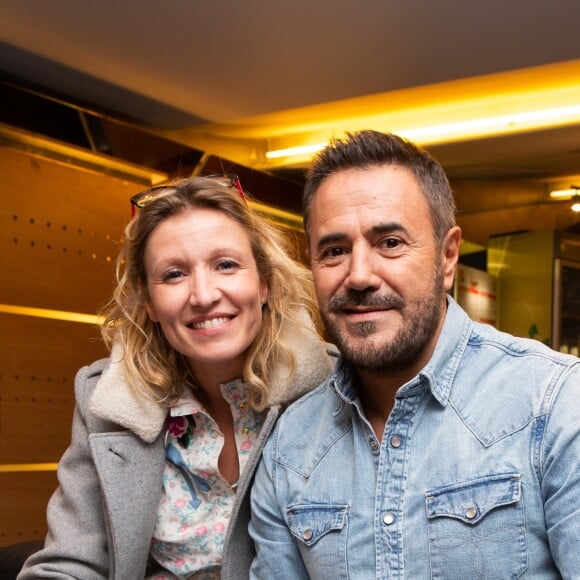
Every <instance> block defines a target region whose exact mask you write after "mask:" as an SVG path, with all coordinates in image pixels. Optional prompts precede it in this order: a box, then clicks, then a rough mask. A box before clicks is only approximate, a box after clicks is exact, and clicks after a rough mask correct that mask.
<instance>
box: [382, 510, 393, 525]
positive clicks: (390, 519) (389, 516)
mask: <svg viewBox="0 0 580 580" xmlns="http://www.w3.org/2000/svg"><path fill="white" fill-rule="evenodd" d="M394 521H395V514H392V513H391V512H389V513H387V514H385V515H384V516H383V523H384V524H386V525H387V526H390V525H391V524H392V523H393V522H394Z"/></svg>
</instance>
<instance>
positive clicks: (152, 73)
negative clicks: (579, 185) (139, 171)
mask: <svg viewBox="0 0 580 580" xmlns="http://www.w3.org/2000/svg"><path fill="white" fill-rule="evenodd" d="M578 22H580V2H578V0H551V1H550V2H549V3H548V2H546V1H545V0H526V1H524V0H485V1H479V2H478V1H475V0H471V1H470V0H439V1H438V2H434V1H433V0H405V1H404V2H403V1H401V0H397V1H395V0H358V1H357V2H353V1H352V0H292V1H290V0H246V1H245V2H239V0H212V1H207V0H163V2H159V1H154V0H139V1H137V0H123V1H122V2H119V1H118V0H117V1H111V0H99V1H98V2H96V1H95V2H90V1H84V2H78V0H52V1H51V2H46V0H18V2H7V1H6V2H2V3H0V73H2V74H3V75H4V77H5V78H8V79H11V80H15V81H16V82H21V83H23V84H25V85H26V86H29V87H32V88H34V89H35V90H39V91H41V92H43V93H45V94H47V95H50V96H52V97H53V98H57V99H61V100H62V101H65V102H67V103H69V104H72V105H74V106H77V107H81V108H82V109H83V110H87V111H91V112H93V113H94V114H95V115H97V116H99V117H103V118H106V119H115V120H118V121H122V122H123V123H126V124H127V126H132V127H139V128H141V129H144V130H146V131H147V132H149V133H151V134H154V135H156V136H158V137H163V138H164V139H169V140H170V141H172V142H175V143H178V144H181V145H183V146H187V147H191V148H192V149H195V150H199V151H202V152H204V153H209V154H213V155H218V156H221V157H222V158H225V159H230V160H232V161H235V162H237V163H240V164H242V165H244V166H247V167H253V168H256V169H259V170H260V171H265V172H273V173H276V174H278V175H284V176H287V177H291V178H293V179H297V180H298V181H300V179H301V178H302V175H303V171H304V168H305V167H306V166H307V164H308V161H309V157H308V156H302V157H282V158H280V159H276V160H274V159H268V157H267V156H266V153H267V152H268V151H271V150H272V149H279V148H285V147H290V146H296V145H307V144H317V143H321V142H326V141H327V140H328V139H329V138H331V137H332V136H336V135H340V134H342V133H343V132H344V131H345V130H357V129H361V128H377V129H380V130H392V131H395V132H400V133H402V134H405V131H406V130H407V129H413V128H415V129H416V128H417V127H419V128H420V127H425V126H432V125H437V124H445V123H455V122H459V121H465V120H471V119H474V118H480V117H493V116H494V115H495V116H497V115H504V114H513V113H517V114H519V113H526V112H529V111H532V110H536V109H538V108H544V109H545V108H547V107H552V108H557V107H569V106H580V45H579V41H578ZM512 125H513V124H512ZM416 140H417V141H418V142H419V143H424V144H425V145H426V146H427V148H428V149H429V150H430V151H431V152H432V153H433V154H434V155H435V156H436V157H437V158H438V159H439V160H440V161H441V162H442V164H443V165H444V167H445V168H446V170H447V172H448V174H449V175H450V177H451V178H452V179H453V180H457V181H458V183H460V182H461V181H462V180H487V181H490V180H492V181H495V182H497V181H498V180H500V181H501V180H503V181H505V180H512V181H513V180H516V179H517V180H524V181H525V182H526V183H531V182H535V183H537V184H540V183H542V184H543V185H542V187H543V189H545V188H546V187H547V183H548V182H550V183H552V182H556V181H558V180H559V181H561V182H562V183H567V182H569V181H570V180H571V179H574V178H575V176H579V175H580V115H577V117H576V118H573V119H569V120H564V121H562V122H560V123H558V124H557V125H556V126H553V127H548V126H542V127H539V128H538V127H536V128H532V129H530V128H526V127H523V128H520V129H518V127H517V126H515V125H514V126H512V132H511V133H509V134H508V135H497V134H495V133H494V132H493V131H492V132H490V133H482V134H480V135H478V136H476V137H468V138H464V137H462V138H458V137H452V138H447V139H439V140H438V139H437V138H434V139H431V140H429V139H424V140H422V139H421V138H419V137H418V138H417V139H416ZM538 191H539V190H538Z"/></svg>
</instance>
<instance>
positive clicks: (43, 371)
mask: <svg viewBox="0 0 580 580" xmlns="http://www.w3.org/2000/svg"><path fill="white" fill-rule="evenodd" d="M106 354H107V353H106V349H105V347H104V345H103V344H102V342H101V341H100V340H99V329H98V328H97V327H96V326H92V325H90V324H79V323H73V322H65V321H61V320H48V319H43V318H34V317H28V316H15V315H10V314H0V458H1V461H0V463H10V464H14V463H54V462H56V461H58V459H59V457H60V455H61V454H62V452H63V451H64V449H65V448H66V446H67V444H68V441H69V438H70V425H71V419H72V411H73V407H74V393H73V382H74V376H75V374H76V371H77V370H78V369H79V368H80V367H81V366H83V365H85V364H90V363H91V362H92V361H93V360H96V359H98V358H102V357H104V356H106Z"/></svg>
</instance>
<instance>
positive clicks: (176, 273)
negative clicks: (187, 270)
mask: <svg viewBox="0 0 580 580" xmlns="http://www.w3.org/2000/svg"><path fill="white" fill-rule="evenodd" d="M182 276H184V273H183V271H182V270H179V269H177V268H174V269H173V270H168V271H167V272H165V273H164V274H163V276H162V278H161V279H162V280H163V282H172V281H173V280H178V279H179V278H181V277H182Z"/></svg>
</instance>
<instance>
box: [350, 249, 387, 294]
mask: <svg viewBox="0 0 580 580" xmlns="http://www.w3.org/2000/svg"><path fill="white" fill-rule="evenodd" d="M376 266H377V264H376V256H375V255H374V253H373V252H372V249H371V248H367V247H356V248H353V250H352V253H351V256H350V262H349V271H348V276H347V279H346V285H347V287H348V288H350V289H353V290H367V289H369V288H370V289H376V288H378V287H379V286H380V284H381V279H380V277H379V276H378V274H377V269H376Z"/></svg>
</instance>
